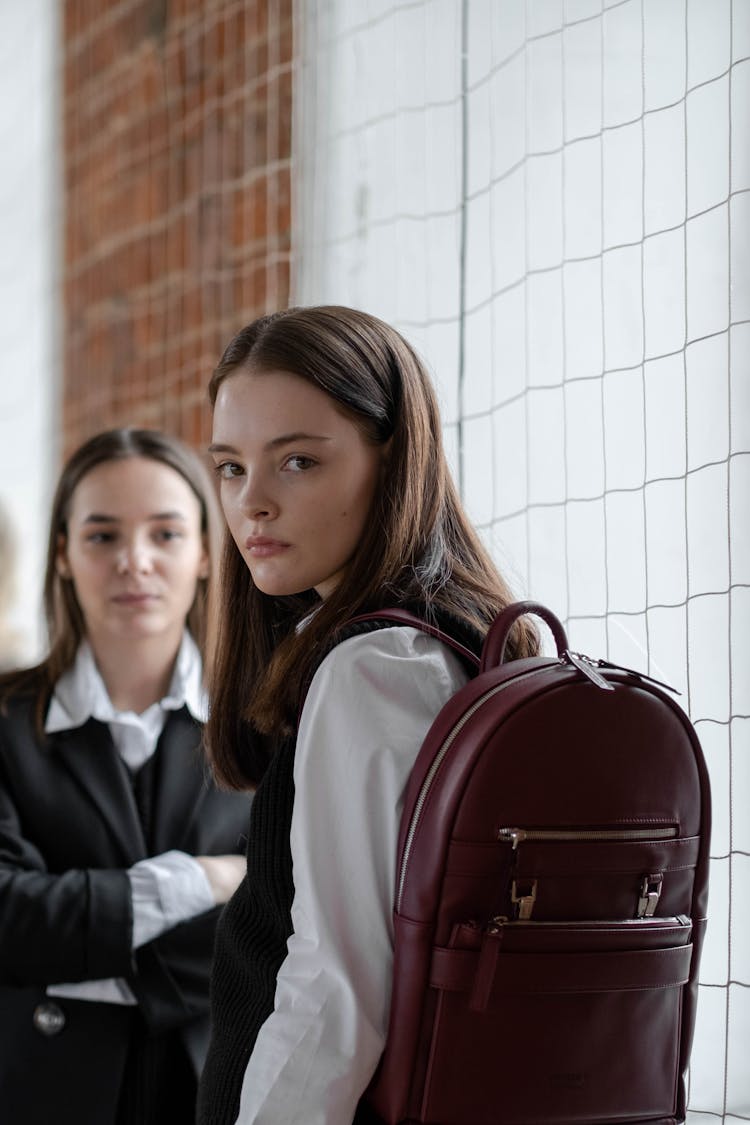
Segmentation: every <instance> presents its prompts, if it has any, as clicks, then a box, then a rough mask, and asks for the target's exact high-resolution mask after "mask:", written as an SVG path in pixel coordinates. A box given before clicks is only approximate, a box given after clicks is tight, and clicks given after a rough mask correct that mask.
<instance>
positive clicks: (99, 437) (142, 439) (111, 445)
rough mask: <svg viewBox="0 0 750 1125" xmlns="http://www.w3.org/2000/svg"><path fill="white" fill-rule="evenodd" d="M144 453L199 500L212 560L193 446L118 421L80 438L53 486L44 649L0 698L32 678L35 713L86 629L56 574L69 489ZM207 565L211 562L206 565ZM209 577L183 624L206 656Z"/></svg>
mask: <svg viewBox="0 0 750 1125" xmlns="http://www.w3.org/2000/svg"><path fill="white" fill-rule="evenodd" d="M131 457H144V458H146V459H147V460H149V461H158V462H160V463H161V464H163V465H167V466H168V467H169V468H170V469H174V471H175V472H176V473H179V475H180V476H181V477H182V478H183V480H184V481H185V482H186V483H187V484H188V485H189V486H190V488H191V490H192V491H193V493H194V494H195V496H196V498H197V500H198V504H199V506H200V520H201V533H202V534H203V536H204V538H205V544H206V550H207V552H208V556H209V560H211V561H215V560H216V557H217V554H218V544H219V543H220V535H221V531H220V526H221V517H220V515H219V508H218V502H217V500H216V495H215V491H214V487H213V481H212V480H211V475H210V473H209V471H208V469H207V468H206V467H205V466H204V465H203V463H202V461H201V459H200V457H199V456H198V454H197V453H195V452H194V451H193V450H192V449H190V448H189V447H188V446H187V445H185V444H184V443H183V442H181V441H178V440H177V438H172V437H168V436H167V435H166V434H163V433H161V432H160V431H158V430H139V429H133V428H131V427H122V428H118V429H114V430H106V431H104V432H102V433H99V434H96V435H95V436H94V437H92V438H90V439H89V440H88V441H86V442H84V444H83V445H81V446H80V447H79V448H78V449H77V450H76V451H75V453H73V455H72V456H71V457H70V458H69V460H68V461H67V463H66V464H65V466H64V468H63V470H62V472H61V474H60V479H59V481H58V484H57V488H56V490H55V495H54V499H53V501H52V511H51V514H50V523H49V536H48V540H47V561H46V568H45V574H44V615H45V620H46V625H47V636H48V643H49V651H48V654H47V656H46V658H45V659H44V660H43V661H42V663H41V664H39V665H37V666H36V667H34V668H30V669H25V670H24V671H22V672H16V673H12V674H10V675H8V676H6V677H4V680H3V682H2V683H1V684H0V700H4V699H6V698H7V697H8V696H10V695H11V694H13V693H14V692H15V691H16V690H18V689H19V688H20V687H22V686H23V685H24V684H27V683H29V684H33V685H34V688H35V690H36V691H37V692H38V697H37V699H38V713H37V720H38V721H39V716H40V714H41V715H42V718H43V712H44V710H46V705H47V702H48V700H49V696H50V694H51V692H52V690H53V688H54V685H55V684H56V683H57V681H58V680H59V678H60V676H62V674H63V673H64V672H65V671H67V669H68V668H69V667H70V666H71V665H72V663H73V661H74V659H75V655H76V652H77V650H78V647H79V645H80V643H81V641H82V640H83V638H84V636H85V634H86V627H85V623H84V619H83V613H82V612H81V607H80V605H79V604H78V598H77V597H76V593H75V588H74V586H73V583H72V582H70V581H68V580H67V579H64V578H62V577H61V576H60V574H59V573H58V569H57V556H58V549H59V542H60V537H61V536H63V537H64V536H67V521H68V515H69V512H70V505H71V501H72V499H73V494H74V492H75V490H76V488H77V487H78V485H79V484H80V482H81V481H82V480H83V478H84V477H85V476H86V475H87V474H88V473H90V472H91V471H92V469H95V468H96V467H97V466H98V465H102V464H105V463H106V462H110V461H124V460H126V459H128V458H131ZM209 570H210V568H209ZM210 582H211V579H210V575H209V577H208V578H199V579H198V585H197V589H196V594H195V598H194V600H193V604H192V606H191V607H190V611H189V613H188V617H187V626H188V629H189V630H190V632H191V634H192V636H193V637H194V638H195V641H196V643H197V645H198V647H199V649H200V650H201V654H202V655H203V656H204V658H205V656H206V649H207V646H208V645H209V641H210V637H211V636H212V629H211V628H210V611H209V606H210V598H209V585H210Z"/></svg>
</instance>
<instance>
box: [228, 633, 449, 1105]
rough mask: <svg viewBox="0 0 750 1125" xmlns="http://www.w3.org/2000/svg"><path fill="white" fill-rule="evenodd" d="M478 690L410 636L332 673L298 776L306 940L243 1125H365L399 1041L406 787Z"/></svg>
mask: <svg viewBox="0 0 750 1125" xmlns="http://www.w3.org/2000/svg"><path fill="white" fill-rule="evenodd" d="M466 679H467V674H466V672H465V670H464V668H463V666H462V665H461V664H460V662H459V661H458V659H457V658H456V657H455V656H454V654H453V653H452V652H451V651H450V650H449V649H448V648H447V647H446V646H445V645H443V644H442V643H441V642H440V641H437V640H435V639H434V638H432V637H430V636H427V635H426V634H424V633H421V632H419V631H418V630H416V629H413V628H409V627H404V626H398V627H395V628H387V629H379V630H378V631H377V632H374V633H369V634H366V635H363V636H359V637H352V638H350V639H349V640H346V641H344V642H342V643H341V644H340V645H338V646H337V647H336V648H335V649H334V650H333V651H332V652H331V653H330V654H329V655H328V656H327V657H326V659H325V660H324V661H323V662H322V664H321V665H320V667H319V668H318V670H317V672H316V674H315V677H314V678H313V681H312V683H311V685H310V690H309V692H308V695H307V699H306V702H305V706H304V709H303V711H302V717H301V721H300V726H299V733H298V739H297V750H296V757H295V766H294V783H295V801H294V812H293V816H292V829H291V849H292V861H293V869H294V886H295V896H294V902H293V905H292V921H293V925H294V933H293V934H292V936H291V938H290V939H289V942H288V946H287V956H286V958H285V960H284V962H283V964H282V966H281V969H280V971H279V975H278V981H277V987H276V996H275V1002H274V1011H273V1013H272V1014H271V1015H270V1016H269V1017H268V1019H267V1020H266V1022H265V1023H264V1024H263V1026H262V1027H261V1029H260V1032H259V1035H258V1038H257V1041H256V1044H255V1047H254V1050H253V1053H252V1055H251V1057H250V1060H249V1063H248V1065H247V1069H246V1071H245V1076H244V1081H243V1085H242V1096H241V1102H240V1112H239V1116H238V1118H237V1122H236V1125H281V1123H282V1122H283V1125H351V1122H352V1119H353V1117H354V1113H355V1110H356V1106H357V1102H358V1101H359V1098H360V1095H361V1094H362V1092H363V1091H364V1089H365V1088H366V1086H367V1084H368V1082H369V1081H370V1078H371V1077H372V1074H373V1072H374V1070H375V1067H376V1066H377V1063H378V1060H379V1058H380V1055H381V1054H382V1051H383V1047H384V1045H385V1037H386V1031H387V1028H388V1014H389V1008H390V994H391V978H392V972H393V902H394V896H395V878H396V873H395V867H396V851H397V844H398V832H399V822H400V817H401V810H402V806H403V798H404V790H405V786H406V783H407V781H408V778H409V774H410V772H411V769H412V766H413V764H414V761H415V759H416V756H417V753H418V751H419V747H420V745H421V743H422V741H423V739H424V736H425V734H426V733H427V731H428V729H429V727H430V726H431V724H432V722H433V720H434V718H435V717H436V715H437V713H438V712H439V711H440V709H441V708H442V706H443V705H444V704H445V703H446V702H447V700H448V699H449V698H450V697H451V696H452V695H453V694H454V693H455V692H456V691H457V690H458V688H459V687H461V686H462V685H463V684H464V683H465V682H466Z"/></svg>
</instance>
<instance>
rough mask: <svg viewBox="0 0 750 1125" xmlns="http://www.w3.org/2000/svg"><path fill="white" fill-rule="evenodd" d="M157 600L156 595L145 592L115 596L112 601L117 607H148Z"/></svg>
mask: <svg viewBox="0 0 750 1125" xmlns="http://www.w3.org/2000/svg"><path fill="white" fill-rule="evenodd" d="M156 600H157V595H156V594H149V593H145V592H143V591H141V592H138V593H131V594H115V596H114V597H113V599H112V601H113V602H116V603H117V605H147V604H148V603H149V602H154V601H156Z"/></svg>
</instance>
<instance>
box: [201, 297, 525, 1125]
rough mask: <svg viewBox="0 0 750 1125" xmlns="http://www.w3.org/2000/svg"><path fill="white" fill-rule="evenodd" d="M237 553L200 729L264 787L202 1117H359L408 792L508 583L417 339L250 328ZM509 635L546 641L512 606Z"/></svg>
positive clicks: (354, 322) (380, 1025) (237, 779)
mask: <svg viewBox="0 0 750 1125" xmlns="http://www.w3.org/2000/svg"><path fill="white" fill-rule="evenodd" d="M210 396H211V399H212V402H213V404H214V427H213V441H212V445H211V453H212V456H213V458H214V461H215V463H216V470H217V474H218V476H219V480H220V490H221V491H220V497H221V502H222V506H223V509H224V514H225V516H226V519H227V523H228V527H229V531H230V533H231V538H230V539H228V542H227V546H226V549H225V554H224V559H223V571H222V580H221V598H222V603H223V604H222V606H221V611H220V622H219V633H218V646H217V658H216V663H215V665H214V674H213V677H212V682H211V694H212V705H211V717H210V720H209V723H208V727H207V739H208V747H209V752H210V756H211V760H212V763H213V768H214V771H215V773H216V774H217V776H218V778H219V779H220V780H221V781H222V782H223V783H224V784H226V785H229V786H231V787H234V788H246V787H250V788H254V789H255V791H256V792H255V798H254V802H253V811H252V815H251V821H250V827H249V838H248V849H247V859H248V877H247V879H246V880H244V881H243V883H242V884H241V886H240V888H239V889H238V891H237V893H236V894H235V895H234V897H233V898H232V900H231V902H230V903H229V904H228V906H227V907H226V908H225V912H224V915H223V918H222V921H221V923H220V926H219V930H218V933H217V952H216V962H215V968H214V975H213V983H212V992H213V1009H212V1013H213V1021H214V1026H213V1038H212V1046H211V1048H210V1050H209V1057H208V1061H207V1065H206V1069H205V1071H204V1076H203V1080H202V1084H201V1090H200V1091H199V1121H200V1122H202V1123H204V1125H209V1123H210V1125H233V1123H234V1122H237V1125H351V1122H352V1121H353V1120H354V1119H355V1115H356V1116H357V1119H359V1111H358V1109H357V1106H358V1102H359V1099H360V1096H361V1094H362V1092H363V1091H364V1089H365V1087H366V1086H367V1083H368V1082H369V1079H370V1077H371V1076H372V1073H373V1071H374V1069H375V1067H376V1065H377V1062H378V1059H379V1056H380V1054H381V1052H382V1049H383V1044H384V1038H385V1033H386V1028H387V1021H388V1008H389V996H390V980H391V973H392V943H393V935H392V904H393V891H394V866H395V858H396V841H397V834H398V825H399V814H400V809H401V803H402V797H403V790H404V786H405V784H406V781H407V779H408V775H409V771H410V769H411V767H412V764H413V762H414V759H415V757H416V754H417V751H418V749H419V746H420V744H421V742H422V739H423V737H424V735H425V733H426V731H427V729H428V728H429V726H430V724H431V722H432V720H433V719H434V718H435V716H436V714H437V712H438V711H439V710H440V708H441V707H442V705H443V704H444V703H445V702H446V701H447V699H448V698H449V697H450V696H451V695H452V694H453V692H455V691H456V690H457V688H458V687H459V686H460V685H461V684H463V683H464V682H465V680H466V678H467V676H468V671H467V669H466V668H465V667H464V666H463V665H462V664H461V662H460V660H459V659H458V658H457V657H456V656H455V655H454V654H453V653H452V652H451V651H449V650H448V649H447V648H446V646H444V645H443V644H442V643H441V642H440V641H438V640H435V639H434V638H432V637H430V636H427V635H425V634H424V633H422V632H419V631H418V630H416V629H414V628H411V627H408V626H402V625H396V626H393V625H392V624H389V623H388V622H385V621H382V620H381V621H380V622H366V623H361V622H360V623H355V624H352V619H353V618H354V617H356V616H357V615H358V614H361V613H363V612H372V611H377V610H378V609H382V608H384V607H405V608H408V609H411V610H412V611H413V612H415V613H417V614H418V615H420V616H421V617H422V618H423V619H425V620H427V621H430V622H433V623H437V624H438V625H440V626H441V627H442V628H443V629H445V630H446V631H447V632H449V633H452V634H453V635H454V636H455V637H456V638H457V639H459V640H461V641H462V642H463V643H464V644H465V645H467V646H468V647H470V648H472V649H474V650H478V648H479V646H480V645H481V640H482V636H483V635H484V633H485V631H486V629H487V627H488V625H489V623H490V622H491V620H492V619H493V617H494V616H495V615H496V614H497V612H498V611H499V610H500V609H501V608H502V607H504V606H505V605H506V604H508V603H509V602H510V601H511V600H512V599H511V595H510V591H509V589H508V587H507V585H506V583H505V582H504V581H503V579H502V578H501V577H500V575H499V574H498V572H497V570H496V568H495V566H494V565H493V563H492V561H491V559H490V558H489V556H488V554H487V552H486V551H485V550H484V548H483V547H482V545H481V543H480V541H479V539H478V537H477V535H476V533H475V532H474V531H473V529H472V528H471V526H470V524H469V522H468V521H467V519H466V516H465V515H464V513H463V510H462V508H461V504H460V501H459V499H458V496H457V493H456V490H455V488H454V485H453V483H452V481H451V478H450V474H449V471H448V468H447V465H446V461H445V457H444V454H443V448H442V440H441V429H440V419H439V414H438V409H437V405H436V400H435V395H434V392H433V389H432V387H431V385H430V381H429V378H428V376H427V374H426V372H425V369H424V367H423V365H422V363H421V362H420V360H419V358H418V357H417V355H416V353H415V352H414V351H413V350H412V348H411V347H410V346H409V344H408V343H407V342H406V341H405V340H404V339H403V338H402V337H401V336H400V335H399V334H398V333H397V332H396V331H395V330H394V329H392V328H390V327H389V326H388V325H386V324H384V323H383V322H382V321H379V320H377V319H376V318H375V317H372V316H368V315H367V314H365V313H362V312H357V311H355V310H352V309H346V308H340V307H318V308H300V309H290V310H287V311H286V312H283V313H278V314H276V315H273V316H268V317H263V318H261V319H260V320H257V321H255V322H254V323H253V324H251V325H249V326H248V327H247V328H245V329H243V330H242V331H241V332H240V333H239V334H238V335H237V336H236V337H235V339H234V340H232V342H231V343H230V344H229V346H228V348H227V349H226V351H225V353H224V355H223V357H222V359H221V361H220V363H219V365H218V367H217V368H216V371H215V372H214V375H213V378H212V380H211V385H210ZM514 647H515V654H516V655H523V654H526V653H530V652H533V651H535V648H536V638H535V636H534V634H533V633H531V632H528V631H526V629H525V627H524V626H523V625H519V627H518V629H517V631H516V634H515V638H514Z"/></svg>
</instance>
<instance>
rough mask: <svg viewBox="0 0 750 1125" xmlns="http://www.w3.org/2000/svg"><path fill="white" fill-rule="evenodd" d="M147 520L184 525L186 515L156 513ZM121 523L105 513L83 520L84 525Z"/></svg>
mask: <svg viewBox="0 0 750 1125" xmlns="http://www.w3.org/2000/svg"><path fill="white" fill-rule="evenodd" d="M146 518H147V519H149V520H182V521H183V523H184V522H185V516H184V514H183V513H182V512H178V511H171V512H154V514H153V515H151V516H147V517H146ZM120 522H121V520H120V517H119V516H108V515H106V514H105V513H104V512H91V514H90V515H88V516H86V519H85V520H83V523H84V524H87V523H120Z"/></svg>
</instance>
